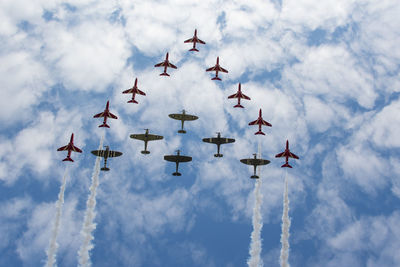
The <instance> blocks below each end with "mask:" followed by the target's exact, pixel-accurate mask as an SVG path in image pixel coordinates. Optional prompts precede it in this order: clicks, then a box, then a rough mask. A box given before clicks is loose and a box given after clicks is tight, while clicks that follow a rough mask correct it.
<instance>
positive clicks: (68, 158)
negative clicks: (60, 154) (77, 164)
mask: <svg viewBox="0 0 400 267" xmlns="http://www.w3.org/2000/svg"><path fill="white" fill-rule="evenodd" d="M62 161H71V162H74V160H73V159H71V158H70V157H66V158H65V159H63V160H62Z"/></svg>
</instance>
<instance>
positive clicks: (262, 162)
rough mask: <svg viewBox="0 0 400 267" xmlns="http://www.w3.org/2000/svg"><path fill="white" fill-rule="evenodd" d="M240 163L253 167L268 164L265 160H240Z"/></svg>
mask: <svg viewBox="0 0 400 267" xmlns="http://www.w3.org/2000/svg"><path fill="white" fill-rule="evenodd" d="M240 162H241V163H244V164H247V165H253V166H258V165H267V164H269V163H270V161H269V160H266V159H241V160H240Z"/></svg>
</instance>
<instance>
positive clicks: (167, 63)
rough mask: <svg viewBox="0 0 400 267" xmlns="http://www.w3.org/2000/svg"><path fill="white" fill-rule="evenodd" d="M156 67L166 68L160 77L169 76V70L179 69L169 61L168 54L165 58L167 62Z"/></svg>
mask: <svg viewBox="0 0 400 267" xmlns="http://www.w3.org/2000/svg"><path fill="white" fill-rule="evenodd" d="M154 67H164V72H163V73H161V74H160V76H169V74H168V73H167V68H168V67H170V68H173V69H177V67H176V66H175V65H174V64H172V63H171V62H169V61H168V53H167V55H166V56H165V60H164V61H163V62H161V63H158V64H156V65H154Z"/></svg>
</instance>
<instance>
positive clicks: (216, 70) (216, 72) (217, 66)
mask: <svg viewBox="0 0 400 267" xmlns="http://www.w3.org/2000/svg"><path fill="white" fill-rule="evenodd" d="M206 71H215V77H214V78H212V79H211V80H218V81H220V80H221V79H220V78H219V77H218V72H219V71H220V72H225V73H228V71H227V70H226V69H224V68H223V67H221V66H220V65H219V57H217V64H215V66H214V67H211V68H208V69H206Z"/></svg>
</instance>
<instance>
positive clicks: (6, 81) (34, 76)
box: [0, 38, 52, 125]
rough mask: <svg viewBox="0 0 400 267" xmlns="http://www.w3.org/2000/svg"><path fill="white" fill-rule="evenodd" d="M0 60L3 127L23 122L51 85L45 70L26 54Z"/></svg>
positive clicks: (25, 39)
mask: <svg viewBox="0 0 400 267" xmlns="http://www.w3.org/2000/svg"><path fill="white" fill-rule="evenodd" d="M23 40H24V41H30V39H29V38H23ZM0 60H1V62H3V63H2V64H1V66H0V82H1V84H2V90H1V92H0V106H1V108H0V110H1V112H0V120H1V121H2V123H3V124H5V125H13V124H16V123H17V122H20V121H21V120H25V121H26V120H27V119H29V118H31V117H32V115H33V107H35V106H38V105H39V102H40V101H39V99H41V97H42V95H43V93H44V92H46V91H48V90H49V86H50V85H51V84H52V81H51V78H50V77H49V73H48V70H47V69H46V67H45V66H44V65H43V64H42V63H41V62H39V61H38V60H37V59H35V55H32V54H31V53H29V51H21V50H20V51H10V53H8V54H3V55H0ZM33 69H34V70H35V71H32V70H33Z"/></svg>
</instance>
